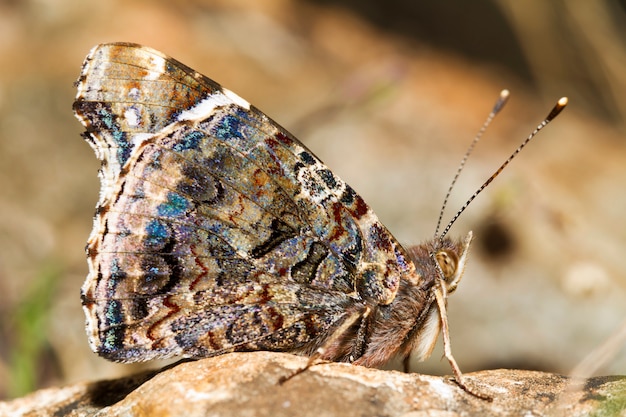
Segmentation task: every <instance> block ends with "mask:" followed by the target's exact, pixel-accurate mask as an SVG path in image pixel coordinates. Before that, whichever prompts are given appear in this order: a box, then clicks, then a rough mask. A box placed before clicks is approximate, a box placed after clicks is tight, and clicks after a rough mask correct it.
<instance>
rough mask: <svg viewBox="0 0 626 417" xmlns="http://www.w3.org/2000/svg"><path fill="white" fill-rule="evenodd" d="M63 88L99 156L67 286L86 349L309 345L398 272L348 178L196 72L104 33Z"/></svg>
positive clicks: (385, 298)
mask: <svg viewBox="0 0 626 417" xmlns="http://www.w3.org/2000/svg"><path fill="white" fill-rule="evenodd" d="M77 86H78V95H77V98H76V102H75V103H74V109H75V112H76V115H77V117H78V118H79V120H80V121H81V122H82V123H83V125H84V126H85V127H86V130H87V131H86V133H85V138H86V139H87V141H88V142H89V143H90V145H91V146H92V147H93V149H94V150H95V152H96V155H97V156H98V158H99V159H100V160H101V161H102V168H101V172H100V178H101V182H102V189H101V193H100V201H99V203H98V206H97V209H96V215H95V218H94V229H93V232H92V234H91V236H90V238H89V242H88V246H87V254H88V262H89V268H90V271H89V275H88V277H87V279H86V281H85V284H84V285H83V288H82V302H83V307H84V310H85V313H86V316H87V333H88V336H89V341H90V345H91V347H92V349H93V350H94V351H96V352H98V353H99V354H100V355H102V356H104V357H106V358H108V359H111V360H115V361H121V362H135V361H144V360H149V359H153V358H164V357H172V356H184V357H196V358H198V357H205V356H213V355H218V354H221V353H225V352H230V351H244V350H275V351H293V352H304V353H310V352H311V351H312V349H314V348H315V347H317V346H319V345H321V344H323V341H324V339H325V338H327V337H328V336H329V335H330V334H332V332H333V331H334V330H335V329H336V328H337V327H338V326H339V325H340V324H341V323H342V321H343V320H344V319H345V318H346V317H348V316H349V315H350V314H351V313H353V312H354V311H359V310H360V309H363V308H364V307H365V306H366V305H367V304H383V305H384V304H389V303H390V302H391V301H392V300H393V298H394V297H395V294H396V292H397V290H398V285H399V284H398V283H399V280H400V277H401V276H403V275H404V274H412V273H413V270H414V265H413V264H412V263H411V261H409V260H408V259H407V255H406V253H405V251H404V250H403V249H402V247H401V246H400V245H399V244H398V243H397V242H396V240H395V239H394V238H393V237H392V236H391V234H390V233H389V232H388V231H387V229H385V227H384V226H382V225H381V223H380V222H379V221H378V219H377V218H376V216H375V215H374V214H373V213H372V211H371V210H370V208H369V207H368V206H367V204H366V203H365V202H364V201H363V200H362V199H361V197H360V196H359V195H357V194H356V193H355V192H354V190H353V189H352V188H351V187H350V186H348V185H347V184H346V183H344V182H343V181H342V180H341V179H339V178H338V177H337V176H335V175H334V174H333V173H332V172H331V171H330V170H329V169H328V168H327V167H326V166H325V165H324V164H322V162H320V160H319V159H318V158H317V157H315V156H314V155H313V154H312V153H311V152H310V151H309V150H307V149H306V148H305V147H304V146H303V145H302V144H301V143H300V142H299V141H298V140H296V139H295V138H294V137H293V136H292V135H290V134H289V133H288V132H286V131H285V130H284V129H282V128H281V127H280V126H278V125H277V124H276V123H275V122H273V121H272V120H270V119H269V118H268V117H267V116H265V115H264V114H263V113H261V112H260V111H258V110H257V109H255V108H254V107H252V106H250V105H249V104H248V103H247V102H246V101H244V100H243V99H241V98H239V97H238V96H236V95H235V94H234V93H232V92H230V91H228V90H226V89H223V88H222V87H221V86H219V85H218V84H217V83H215V82H213V81H212V80H210V79H209V78H207V77H205V76H203V75H201V74H199V73H197V72H195V71H193V70H192V69H190V68H188V67H186V66H185V65H183V64H181V63H179V62H178V61H175V60H174V59H172V58H169V57H167V56H165V55H163V54H161V53H160V52H157V51H155V50H153V49H150V48H146V47H142V46H139V45H134V44H126V43H116V44H106V45H99V46H97V47H95V48H94V49H93V50H92V51H91V52H90V54H89V55H88V57H87V58H86V60H85V62H84V64H83V70H82V73H81V76H80V78H79V80H78V83H77Z"/></svg>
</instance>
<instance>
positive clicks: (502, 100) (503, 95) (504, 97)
mask: <svg viewBox="0 0 626 417" xmlns="http://www.w3.org/2000/svg"><path fill="white" fill-rule="evenodd" d="M508 99H509V90H502V91H500V97H498V101H496V104H494V106H493V109H492V110H491V113H489V116H487V120H485V123H483V125H482V127H481V128H480V130H479V131H478V133H477V134H476V136H475V137H474V140H473V141H472V143H470V146H469V147H468V148H467V151H465V155H463V159H462V160H461V163H460V164H459V168H458V169H457V170H456V174H455V175H454V178H453V179H452V182H451V183H450V187H449V188H448V192H447V193H446V197H445V198H444V199H443V204H442V205H441V210H440V211H439V219H438V220H437V227H436V228H435V238H436V237H437V236H438V235H439V227H441V220H442V219H443V212H444V211H445V210H446V206H447V205H448V199H449V198H450V194H451V193H452V189H453V188H454V185H455V184H456V181H457V180H458V179H459V175H461V171H463V168H464V167H465V163H466V162H467V158H469V156H470V155H471V153H472V151H473V150H474V147H475V146H476V144H477V143H478V141H479V140H480V138H481V137H482V136H483V133H485V130H487V126H489V125H490V124H491V121H492V120H493V119H494V117H496V114H498V113H499V112H500V110H502V108H503V107H504V105H505V104H506V102H507V101H508ZM441 237H443V235H442V236H441Z"/></svg>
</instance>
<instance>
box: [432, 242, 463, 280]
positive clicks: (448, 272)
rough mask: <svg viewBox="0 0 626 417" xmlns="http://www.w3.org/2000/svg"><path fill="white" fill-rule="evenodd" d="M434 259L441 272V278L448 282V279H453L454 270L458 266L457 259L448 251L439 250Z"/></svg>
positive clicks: (454, 254)
mask: <svg viewBox="0 0 626 417" xmlns="http://www.w3.org/2000/svg"><path fill="white" fill-rule="evenodd" d="M435 258H436V259H437V263H438V264H439V266H440V267H441V270H442V271H443V277H444V278H445V280H446V281H448V282H450V279H451V278H452V277H454V274H455V273H456V268H457V267H458V265H459V257H458V256H457V254H456V253H454V252H452V251H450V250H440V251H439V252H437V254H436V255H435Z"/></svg>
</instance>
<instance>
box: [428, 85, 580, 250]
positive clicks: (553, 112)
mask: <svg viewBox="0 0 626 417" xmlns="http://www.w3.org/2000/svg"><path fill="white" fill-rule="evenodd" d="M567 102H568V99H567V97H561V98H560V99H559V101H557V103H556V105H555V106H554V107H553V108H552V110H551V111H550V113H549V114H548V116H547V117H546V118H545V119H544V120H543V121H542V122H541V123H539V125H538V126H537V127H536V128H535V130H533V131H532V133H531V134H530V135H528V137H527V138H526V139H525V140H524V142H522V144H521V145H519V146H518V147H517V149H515V151H513V153H512V154H511V156H509V157H508V159H507V160H506V161H504V163H503V164H502V165H500V167H499V168H498V169H497V170H496V171H495V172H494V173H493V174H491V176H490V177H489V178H487V181H485V182H484V183H483V185H481V186H480V187H479V188H478V190H476V192H475V193H474V194H472V196H471V197H470V198H469V199H468V200H467V201H466V202H465V204H463V206H462V207H461V208H460V209H459V211H457V212H456V214H455V215H454V217H453V218H452V220H450V222H449V223H448V225H447V226H446V228H445V229H443V232H441V236H439V239H443V237H444V236H445V235H446V234H448V231H450V228H451V227H452V225H453V224H454V222H456V220H457V219H458V218H459V216H460V215H461V213H463V212H464V211H465V209H466V208H467V206H469V205H470V203H471V202H472V201H474V199H475V198H476V197H477V196H478V194H480V193H481V192H482V191H483V190H484V189H485V188H487V186H488V185H489V184H491V182H492V181H493V180H494V179H496V177H497V176H498V175H500V173H501V172H502V171H503V170H504V168H505V167H506V166H507V165H508V164H509V163H510V162H511V161H512V160H513V158H515V157H516V156H517V154H518V153H520V152H521V150H522V149H524V147H525V146H526V145H527V144H528V142H530V140H531V139H532V138H534V137H535V136H536V135H537V133H539V131H540V130H541V129H543V128H544V127H546V126H547V125H548V123H550V122H551V121H552V120H554V118H555V117H556V116H558V115H559V113H561V111H563V109H564V108H565V106H567ZM496 106H497V104H496ZM474 142H476V140H474ZM472 146H473V144H472ZM470 149H471V147H470ZM457 176H458V173H457ZM455 180H456V177H455Z"/></svg>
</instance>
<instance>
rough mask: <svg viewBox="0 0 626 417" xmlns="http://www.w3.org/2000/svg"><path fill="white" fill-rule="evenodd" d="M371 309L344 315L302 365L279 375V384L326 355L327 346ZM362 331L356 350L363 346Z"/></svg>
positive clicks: (361, 331)
mask: <svg viewBox="0 0 626 417" xmlns="http://www.w3.org/2000/svg"><path fill="white" fill-rule="evenodd" d="M371 311H372V309H371V308H370V307H369V306H366V307H365V308H364V309H362V310H355V311H353V312H352V313H351V314H350V315H349V316H348V317H346V319H345V320H344V321H343V323H341V325H340V326H339V327H337V328H336V329H335V330H334V331H333V332H332V333H331V335H330V337H329V338H328V339H326V341H325V342H324V344H323V345H322V346H320V347H318V348H317V350H316V351H315V352H314V353H313V354H312V355H311V356H310V357H309V360H308V361H307V363H306V365H305V366H304V367H302V368H300V369H297V370H296V371H295V372H293V373H292V374H291V375H288V376H284V377H281V378H280V380H279V384H284V383H285V382H287V381H289V380H290V379H291V378H293V377H294V376H296V375H299V374H301V373H303V372H304V371H306V370H307V369H309V368H310V367H311V366H313V365H315V364H316V362H317V361H319V360H320V358H322V357H323V356H325V355H326V353H327V352H328V351H329V348H330V347H331V346H334V345H335V344H336V342H337V341H338V340H339V338H340V337H342V336H343V335H344V334H345V333H346V332H347V331H348V330H349V329H350V328H351V327H352V326H354V324H355V323H356V322H357V321H358V320H363V322H365V321H366V319H367V317H368V316H369V315H370V313H371ZM362 333H365V332H364V331H363V330H362V329H361V328H360V329H359V333H358V335H357V343H356V346H357V351H358V349H361V350H362V348H359V346H360V345H363V346H364V343H365V339H364V335H362ZM353 359H356V358H351V360H353Z"/></svg>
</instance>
